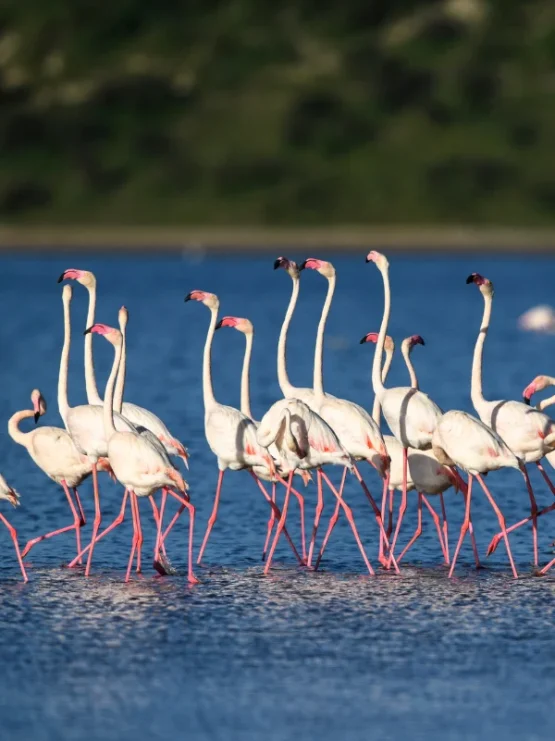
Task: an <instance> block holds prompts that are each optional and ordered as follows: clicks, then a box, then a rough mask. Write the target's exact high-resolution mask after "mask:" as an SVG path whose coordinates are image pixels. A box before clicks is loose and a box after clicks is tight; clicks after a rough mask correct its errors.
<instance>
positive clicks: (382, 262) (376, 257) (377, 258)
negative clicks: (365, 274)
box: [366, 250, 389, 270]
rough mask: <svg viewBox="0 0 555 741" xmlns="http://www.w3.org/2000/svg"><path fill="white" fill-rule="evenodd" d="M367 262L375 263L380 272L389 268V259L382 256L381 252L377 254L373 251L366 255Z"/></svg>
mask: <svg viewBox="0 0 555 741" xmlns="http://www.w3.org/2000/svg"><path fill="white" fill-rule="evenodd" d="M366 262H375V263H376V267H377V268H378V270H385V269H386V268H388V267H389V262H388V261H387V257H386V256H385V255H382V253H381V252H376V250H372V251H371V252H369V253H368V254H367V255H366Z"/></svg>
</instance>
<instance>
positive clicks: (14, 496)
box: [0, 473, 29, 582]
mask: <svg viewBox="0 0 555 741" xmlns="http://www.w3.org/2000/svg"><path fill="white" fill-rule="evenodd" d="M19 498H20V497H19V492H17V491H16V490H15V489H13V488H12V487H11V486H10V485H9V484H8V482H7V481H6V479H5V478H4V477H3V476H2V474H1V473H0V499H4V500H5V501H7V502H9V503H10V504H11V505H12V507H19ZM0 522H3V523H4V525H5V526H6V528H7V529H8V532H9V534H10V538H11V539H12V542H13V545H14V548H15V555H16V556H17V561H18V563H19V568H20V569H21V575H22V576H23V581H24V582H27V581H29V579H28V577H27V572H26V571H25V566H24V565H23V558H22V557H21V553H20V552H19V543H18V542H17V531H16V529H15V528H14V527H13V525H11V524H10V523H9V522H8V519H7V518H6V517H5V516H4V515H3V514H2V513H1V512H0Z"/></svg>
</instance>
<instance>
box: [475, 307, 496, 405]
mask: <svg viewBox="0 0 555 741" xmlns="http://www.w3.org/2000/svg"><path fill="white" fill-rule="evenodd" d="M492 304H493V297H492V296H491V295H490V294H486V295H485V296H484V314H483V316H482V324H481V326H480V331H479V333H478V339H477V340H476V345H475V347H474V355H473V357H472V379H471V384H470V398H471V399H472V405H473V407H474V409H476V411H479V407H481V406H483V405H484V404H485V403H486V400H485V399H484V394H483V391H482V357H483V353H484V343H485V341H486V335H487V333H488V329H489V323H490V319H491V308H492Z"/></svg>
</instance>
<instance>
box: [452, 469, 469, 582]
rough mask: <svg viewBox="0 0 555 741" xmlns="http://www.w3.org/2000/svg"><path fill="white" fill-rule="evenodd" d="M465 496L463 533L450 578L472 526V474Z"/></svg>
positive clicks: (454, 555)
mask: <svg viewBox="0 0 555 741" xmlns="http://www.w3.org/2000/svg"><path fill="white" fill-rule="evenodd" d="M463 496H464V501H465V507H464V520H463V523H462V525H461V532H460V534H459V540H458V542H457V547H456V548H455V553H454V554H453V560H452V561H451V568H450V569H449V578H451V577H452V576H453V572H454V571H455V565H456V563H457V558H458V557H459V553H460V550H461V546H462V543H463V540H464V536H465V535H466V532H467V530H468V529H469V526H470V503H471V499H472V474H468V486H467V487H466V492H465V491H464V489H463Z"/></svg>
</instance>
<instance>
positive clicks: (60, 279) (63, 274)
mask: <svg viewBox="0 0 555 741" xmlns="http://www.w3.org/2000/svg"><path fill="white" fill-rule="evenodd" d="M65 274H66V272H65V270H64V272H63V273H62V274H61V275H60V277H59V278H58V283H61V282H62V281H63V280H64V278H65Z"/></svg>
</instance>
